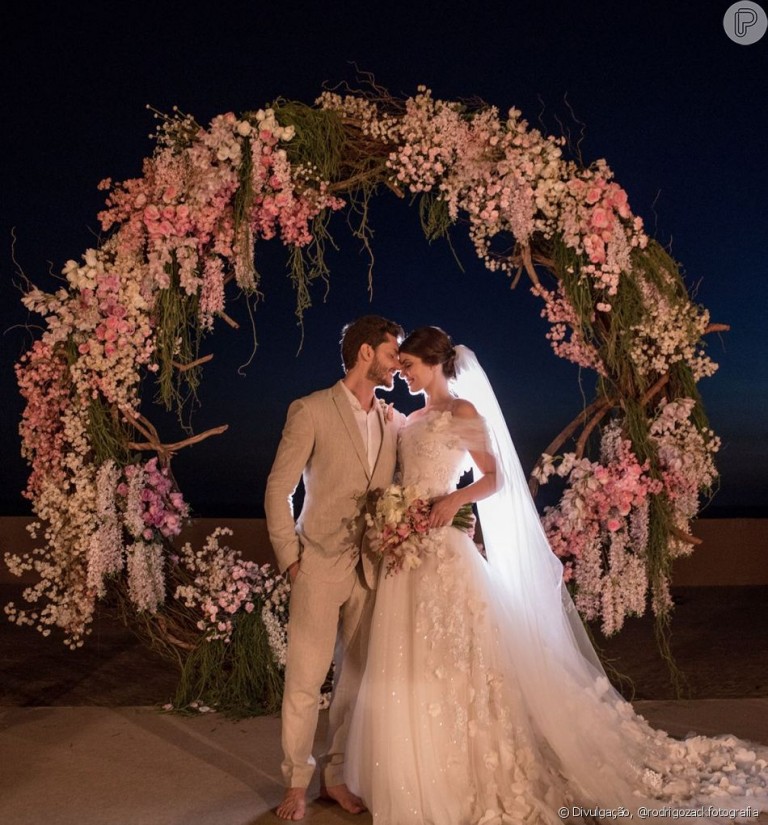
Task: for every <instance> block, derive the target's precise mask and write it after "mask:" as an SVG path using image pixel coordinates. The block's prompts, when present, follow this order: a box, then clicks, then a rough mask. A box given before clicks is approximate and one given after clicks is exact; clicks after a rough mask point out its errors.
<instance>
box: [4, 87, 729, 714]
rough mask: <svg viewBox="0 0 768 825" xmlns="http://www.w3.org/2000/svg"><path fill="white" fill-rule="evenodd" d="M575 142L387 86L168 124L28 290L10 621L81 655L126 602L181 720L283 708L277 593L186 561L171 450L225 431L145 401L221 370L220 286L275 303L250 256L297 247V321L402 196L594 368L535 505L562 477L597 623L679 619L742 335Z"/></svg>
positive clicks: (565, 527)
mask: <svg viewBox="0 0 768 825" xmlns="http://www.w3.org/2000/svg"><path fill="white" fill-rule="evenodd" d="M564 149H565V141H564V139H562V138H555V137H550V136H546V135H544V134H542V133H541V132H540V131H538V130H537V129H534V128H531V127H530V126H529V124H528V123H527V122H526V121H525V120H523V119H522V117H521V113H520V112H519V111H517V110H516V109H512V110H510V111H509V112H508V114H507V116H506V117H503V116H502V115H501V114H500V113H499V111H498V110H497V109H496V108H495V107H492V106H485V105H480V106H476V107H471V108H470V107H467V106H466V105H465V104H461V103H457V102H450V101H441V100H436V99H434V98H433V97H432V95H431V93H430V92H429V90H427V89H425V88H423V87H420V88H419V90H418V92H417V94H416V95H415V96H413V97H411V98H408V99H405V100H400V99H396V98H393V97H391V96H390V95H388V94H387V93H385V92H382V91H381V90H379V89H378V88H376V89H375V90H374V93H350V94H345V95H340V94H337V93H335V92H324V93H323V94H322V95H321V96H320V98H319V99H318V100H317V101H316V103H315V105H314V106H307V105H304V104H302V103H297V102H290V101H284V100H279V101H277V102H276V103H275V104H273V106H272V107H270V108H268V109H263V110H259V111H255V112H246V113H245V114H243V115H241V116H236V115H234V114H232V113H228V114H224V115H220V116H218V117H215V118H214V119H213V120H212V121H211V123H210V125H209V126H208V127H207V128H204V127H202V126H200V125H199V124H197V123H196V122H195V120H194V119H193V118H192V117H190V116H188V115H184V114H182V113H180V112H178V111H176V112H174V114H173V115H172V116H164V115H163V116H160V125H159V128H158V132H157V146H156V149H155V151H154V153H153V154H152V156H151V157H149V158H147V159H146V160H145V161H144V165H143V170H142V176H141V177H138V178H135V179H132V180H127V181H124V182H122V183H117V184H113V183H112V182H111V181H109V180H106V181H103V182H102V184H101V188H103V189H104V190H106V191H107V192H108V194H107V197H106V205H105V209H104V210H103V211H102V212H101V213H100V215H99V219H100V222H101V225H102V228H103V229H104V231H105V233H108V234H107V239H106V240H105V241H104V242H103V243H102V244H101V245H100V246H99V247H98V248H95V249H89V250H87V251H86V252H85V254H84V256H83V258H82V260H81V261H80V262H75V261H69V262H68V263H67V265H66V266H65V268H64V276H65V278H66V286H65V287H62V288H61V289H59V290H58V291H57V292H55V293H53V294H46V293H44V292H42V291H41V290H39V289H37V288H34V287H31V286H30V288H29V290H28V291H27V293H26V294H25V297H24V299H23V300H24V303H25V305H26V306H27V308H28V309H30V310H32V311H34V312H36V313H39V314H40V315H42V316H43V317H44V318H45V321H46V327H45V330H44V332H43V334H42V336H41V338H40V339H39V340H37V341H36V342H35V343H34V345H33V346H32V347H31V349H30V350H29V351H28V352H27V353H26V354H25V355H24V356H23V357H22V358H21V360H20V361H19V363H18V364H17V368H16V369H17V376H18V381H19V386H20V388H21V392H22V394H23V396H24V398H25V400H26V409H25V411H24V414H23V420H22V423H21V426H20V430H21V436H22V443H23V447H22V450H23V454H24V456H25V457H26V459H27V460H28V462H29V464H30V466H31V474H30V477H29V482H28V485H27V488H26V491H25V495H26V496H27V497H28V498H29V499H30V500H31V502H32V506H33V509H34V512H35V513H36V515H37V517H38V518H39V519H40V522H41V523H42V525H43V527H40V528H39V529H41V530H42V535H43V538H44V543H43V545H42V546H41V547H40V548H39V549H38V550H36V551H34V552H33V553H32V554H30V555H29V556H18V555H8V556H7V557H6V561H7V562H8V564H9V566H10V567H11V569H12V570H14V571H16V572H19V573H20V572H22V571H23V570H26V569H33V568H34V569H36V571H37V572H38V574H39V581H38V583H37V584H36V585H34V586H33V587H30V588H28V589H27V591H26V592H25V594H24V595H25V599H26V601H27V602H28V603H29V604H28V605H27V606H24V607H18V606H17V605H15V604H10V605H8V606H7V607H6V613H7V614H8V615H9V617H10V619H11V620H12V621H15V622H17V623H19V624H30V625H34V626H36V627H37V628H38V629H39V630H40V631H41V632H42V633H44V634H46V635H47V634H49V633H50V631H51V629H52V628H60V629H61V630H63V631H64V635H65V642H66V643H67V644H69V645H70V646H73V647H77V646H79V645H81V644H82V643H83V640H84V638H85V637H86V636H87V634H88V632H89V628H90V624H91V621H92V618H93V614H94V610H95V606H96V603H97V601H98V600H99V599H101V598H103V597H106V596H107V595H108V594H114V595H116V598H117V599H118V601H119V604H120V605H121V606H122V608H123V614H124V615H125V616H127V617H130V620H131V622H132V623H133V624H134V626H136V627H141V628H143V629H144V631H145V632H146V633H147V634H148V635H149V637H150V638H151V639H152V640H153V641H154V642H156V643H158V644H160V646H161V647H162V649H164V650H166V651H167V652H168V653H169V654H171V655H172V656H173V657H174V658H176V659H177V660H178V661H179V663H180V664H181V666H182V672H183V679H182V688H180V693H179V695H178V696H177V700H176V701H177V703H178V704H185V703H189V702H190V701H191V700H192V699H201V700H202V701H204V702H206V703H207V704H210V705H216V706H219V707H223V708H229V709H238V710H239V711H241V712H250V711H254V710H257V709H259V708H268V709H271V708H274V707H275V706H276V703H277V701H278V698H279V694H280V680H281V671H280V668H281V660H282V658H283V650H284V643H285V637H284V631H285V615H286V612H287V608H286V596H287V585H286V584H285V583H284V582H283V581H282V580H281V579H280V578H278V577H277V576H276V575H275V572H274V571H273V570H272V569H271V568H270V567H269V566H263V567H258V566H257V565H255V564H253V563H251V562H248V561H245V560H243V559H242V558H241V557H240V555H239V553H237V552H236V551H233V550H231V549H230V548H228V547H227V546H226V544H222V542H221V538H222V535H226V531H222V530H218V531H216V532H215V533H214V534H213V535H212V536H210V537H209V538H208V540H207V542H206V544H205V546H204V547H203V548H199V549H195V548H192V547H191V546H190V545H186V546H185V547H183V548H182V549H181V550H174V549H173V545H172V539H173V538H174V537H175V536H176V535H178V533H179V531H180V529H181V526H182V523H183V521H184V519H185V518H186V517H187V516H188V507H187V504H186V503H185V501H184V497H183V495H182V493H181V491H179V490H178V489H177V488H176V486H175V483H174V480H173V476H172V475H171V472H170V461H171V457H172V455H173V453H174V452H175V451H177V450H179V449H181V448H183V447H184V446H186V445H189V444H192V443H195V442H197V441H200V440H201V439H203V438H207V437H209V436H211V435H215V434H218V433H220V432H222V431H223V430H224V429H226V428H225V427H221V428H217V429H215V430H209V431H207V432H204V433H200V434H198V435H194V436H190V437H188V438H185V439H183V440H181V441H178V442H175V443H172V444H168V443H163V442H162V440H161V438H160V436H159V434H158V432H157V430H156V429H155V427H154V426H153V425H152V423H151V421H150V420H149V419H148V418H147V417H146V416H145V415H143V414H142V413H141V412H140V402H141V398H140V387H141V384H142V380H143V378H144V377H146V375H147V373H154V374H155V376H156V381H157V386H158V390H159V397H160V399H161V400H162V402H163V403H164V404H165V405H166V406H167V407H168V408H174V407H177V408H180V407H181V406H182V405H183V403H184V400H185V398H186V397H187V396H188V394H189V391H190V390H192V391H194V388H195V387H196V386H197V384H198V382H199V380H200V375H201V370H202V366H203V364H204V363H205V362H206V361H207V360H210V358H212V355H208V356H205V357H200V353H199V344H200V340H201V338H202V337H203V336H204V335H206V334H209V333H212V332H213V331H214V326H215V322H216V321H217V320H223V321H225V322H230V323H233V322H231V319H230V318H229V316H228V315H227V312H226V302H227V299H228V285H229V284H232V285H233V286H232V289H231V290H230V291H233V290H235V289H237V290H239V291H240V292H241V293H245V294H246V295H249V294H254V293H257V292H258V291H259V288H260V283H259V276H258V273H257V271H256V268H255V264H254V245H255V243H256V241H261V240H265V239H271V238H279V240H280V241H281V242H282V243H283V244H284V245H285V246H286V247H287V249H288V251H289V255H290V267H291V274H292V277H293V282H294V285H295V289H296V296H297V314H298V315H299V316H301V314H302V313H303V311H304V310H305V309H306V308H307V307H308V306H309V284H310V282H311V281H312V280H313V279H314V278H317V277H325V276H327V275H328V270H327V268H326V265H325V261H324V255H323V252H324V243H325V241H326V240H327V239H328V238H329V237H330V236H329V233H328V225H329V221H330V220H331V217H332V215H333V213H335V212H338V211H342V210H343V211H345V212H346V214H347V217H348V219H349V220H350V222H351V225H352V227H353V232H354V234H355V235H356V237H357V238H358V239H361V240H362V242H363V243H364V244H365V245H368V243H369V239H370V233H369V228H368V223H367V206H368V203H369V201H370V199H371V197H373V196H374V194H376V193H377V192H378V191H380V190H381V189H382V188H384V187H386V188H388V189H390V190H392V191H394V192H395V193H397V194H398V195H400V196H404V195H405V194H406V193H408V194H410V195H412V196H414V197H416V198H418V199H419V200H420V214H421V219H422V225H423V228H424V231H425V234H426V235H427V237H428V238H430V239H432V238H436V237H439V236H441V235H444V234H446V233H447V231H448V230H449V228H451V227H453V226H454V225H456V224H462V225H466V226H467V227H468V231H469V236H470V238H471V241H472V243H473V244H474V247H475V250H476V251H477V254H478V256H479V257H480V258H481V259H482V261H483V262H484V263H485V265H486V266H487V268H488V269H490V270H500V271H501V272H504V273H506V274H507V275H508V276H509V277H510V278H511V279H513V285H516V284H517V283H518V282H519V281H520V279H521V278H526V279H528V280H529V281H530V284H531V290H532V292H533V293H534V294H535V295H536V296H538V297H539V298H540V299H541V302H542V304H541V305H542V310H541V313H542V315H543V316H544V317H545V318H546V320H547V321H548V322H549V325H550V326H549V332H548V333H547V337H548V338H549V340H550V343H551V345H552V349H553V350H554V352H555V353H556V354H557V355H558V356H560V357H562V358H565V359H567V360H569V361H572V362H574V363H575V364H578V365H579V366H580V367H583V368H586V369H590V370H594V371H595V373H596V375H597V381H596V393H595V398H594V400H593V401H592V403H591V404H589V406H586V407H585V408H584V409H582V411H581V412H580V413H579V415H578V416H577V417H576V419H575V420H574V421H572V422H571V423H570V424H569V425H568V426H567V427H566V428H565V429H564V430H563V431H562V432H561V433H560V434H559V435H558V436H557V437H556V438H555V439H554V440H553V441H552V443H551V444H550V445H549V446H548V447H547V448H546V449H545V450H544V452H543V453H542V455H541V458H540V459H539V461H538V463H537V465H536V467H535V468H534V469H533V472H532V476H531V482H530V483H531V489H532V492H534V493H535V492H536V490H537V488H538V485H540V484H543V483H547V482H548V481H549V480H551V479H552V478H553V477H559V478H560V479H562V484H563V493H562V496H561V498H560V501H559V503H558V504H557V505H556V506H554V507H551V508H548V509H547V510H546V512H545V514H544V517H543V521H544V525H545V528H546V531H547V534H548V536H549V539H550V542H551V544H552V548H553V550H554V552H555V553H557V555H558V556H560V557H561V559H562V561H563V564H564V575H565V577H566V579H567V580H568V581H569V585H570V586H571V588H572V590H573V593H574V597H575V601H576V605H577V607H578V608H579V610H580V612H581V614H582V616H583V617H584V618H585V619H587V620H599V621H600V622H601V627H602V630H603V632H604V633H605V634H607V635H609V634H611V633H615V632H616V631H618V630H619V629H620V628H621V626H622V623H623V621H624V619H625V617H626V616H627V615H632V614H641V613H643V612H644V610H645V608H646V603H647V601H648V594H649V592H650V596H651V598H650V601H651V604H652V607H653V610H654V612H655V614H656V616H657V620H658V622H659V626H660V627H662V628H663V627H664V626H665V624H666V622H667V621H668V616H669V610H670V607H671V599H670V594H669V570H670V564H671V562H672V560H673V559H674V558H675V557H676V556H680V555H685V554H687V553H689V552H691V550H692V549H693V547H694V545H695V543H696V540H695V539H694V538H693V537H692V536H691V535H690V529H689V525H690V522H691V520H692V519H693V518H694V517H695V516H696V514H697V512H698V510H699V506H700V496H701V495H702V494H706V493H708V492H709V491H710V489H711V487H712V485H713V482H714V481H715V479H716V476H717V472H716V469H715V466H714V462H713V456H714V454H715V453H716V451H717V449H718V444H719V442H718V439H717V437H716V436H715V435H714V434H713V433H712V431H711V430H710V429H709V427H708V424H707V419H706V416H705V413H704V410H703V407H702V403H701V399H700V397H699V395H698V392H697V390H696V383H697V382H698V380H699V379H700V378H702V377H704V376H707V375H710V374H711V373H712V372H713V371H714V370H715V369H716V365H715V364H714V363H713V362H712V361H711V360H710V359H709V358H708V357H707V355H706V354H705V353H704V345H703V341H702V338H703V336H704V335H705V334H706V333H708V332H711V331H714V330H723V329H727V327H725V326H723V325H713V324H710V321H709V313H708V312H707V311H706V310H705V309H704V308H702V307H701V306H698V305H696V304H695V303H693V302H692V300H691V298H690V296H689V294H688V291H687V289H686V287H685V284H684V283H683V280H682V278H681V275H680V271H679V267H678V265H677V264H676V263H675V261H673V260H672V259H671V257H670V256H669V255H668V254H667V253H666V252H665V251H664V250H663V249H662V248H661V246H660V245H659V244H658V243H656V242H655V241H654V240H652V239H650V238H649V237H648V236H647V235H646V234H645V232H644V229H643V223H642V220H641V219H640V218H639V217H637V216H635V215H634V214H633V212H632V210H631V209H630V206H629V203H628V199H627V194H626V192H625V191H624V189H622V187H621V186H620V185H619V184H618V183H617V182H616V181H614V179H613V174H612V172H611V170H610V168H609V167H608V165H607V164H606V162H605V161H602V160H599V161H597V162H595V163H593V164H591V165H590V166H584V165H582V164H580V163H578V162H577V161H575V160H570V159H567V158H566V157H565V154H564ZM217 673H218V675H215V674H217Z"/></svg>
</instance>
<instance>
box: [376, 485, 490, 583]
mask: <svg viewBox="0 0 768 825" xmlns="http://www.w3.org/2000/svg"><path fill="white" fill-rule="evenodd" d="M431 506H432V505H431V503H430V501H429V499H428V498H427V497H426V496H425V495H423V493H422V492H421V491H420V490H419V489H418V488H417V487H416V486H414V485H408V486H406V487H403V486H402V485H400V484H390V485H389V487H387V488H386V489H385V490H384V491H383V492H382V493H381V495H380V496H379V497H378V498H377V499H376V503H375V505H374V507H373V511H372V512H370V511H369V512H367V513H366V514H365V520H366V523H367V524H368V532H367V534H366V535H367V537H368V542H369V546H370V548H371V550H372V551H373V552H374V553H376V554H377V555H379V556H380V557H381V558H382V559H386V570H387V575H390V573H398V572H400V571H401V570H411V569H412V568H414V567H418V566H419V565H420V564H421V561H422V557H423V556H424V555H425V554H426V553H427V552H428V544H429V540H428V538H427V536H428V534H429V511H430V509H431ZM451 525H452V526H453V527H457V528H459V529H460V530H463V531H464V532H466V533H468V534H469V536H470V537H472V536H473V535H474V526H475V517H474V515H473V513H472V505H471V504H465V505H463V506H462V507H461V508H460V509H459V511H458V513H456V515H455V517H454V519H453V522H452V523H451Z"/></svg>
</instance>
